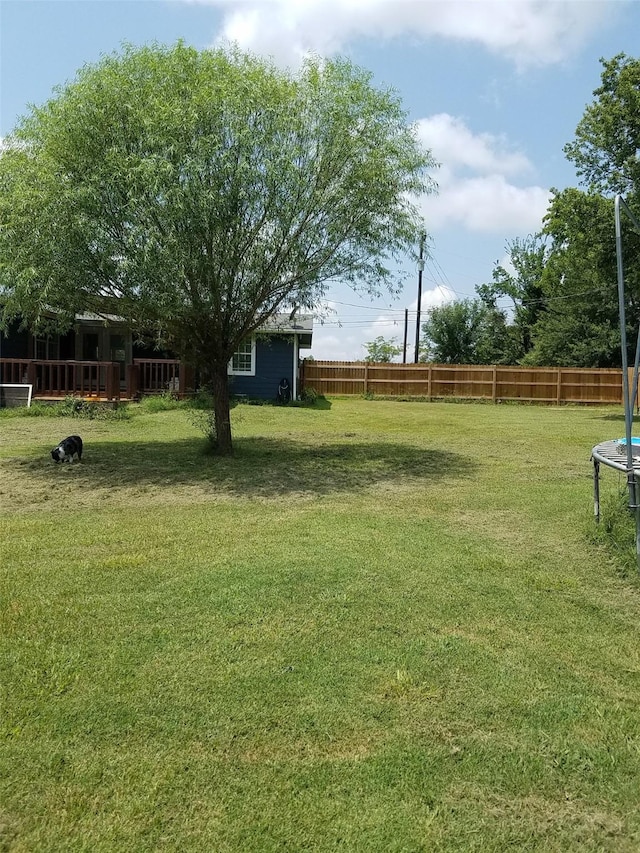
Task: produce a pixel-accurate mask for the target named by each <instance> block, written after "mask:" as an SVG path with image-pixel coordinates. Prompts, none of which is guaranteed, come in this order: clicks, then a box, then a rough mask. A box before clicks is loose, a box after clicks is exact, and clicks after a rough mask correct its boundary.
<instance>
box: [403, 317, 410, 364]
mask: <svg viewBox="0 0 640 853" xmlns="http://www.w3.org/2000/svg"><path fill="white" fill-rule="evenodd" d="M408 331H409V309H408V308H405V309H404V343H403V345H402V363H403V364H406V363H407V332H408Z"/></svg>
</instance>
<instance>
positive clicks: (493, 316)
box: [422, 299, 508, 364]
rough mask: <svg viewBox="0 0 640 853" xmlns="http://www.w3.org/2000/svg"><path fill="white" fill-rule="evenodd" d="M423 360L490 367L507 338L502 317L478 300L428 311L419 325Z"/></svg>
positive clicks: (468, 300) (454, 303) (499, 353)
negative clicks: (423, 321)
mask: <svg viewBox="0 0 640 853" xmlns="http://www.w3.org/2000/svg"><path fill="white" fill-rule="evenodd" d="M422 333H423V358H424V360H425V361H433V362H437V363H439V364H491V363H494V362H495V361H499V360H500V358H501V357H502V350H501V348H500V343H501V342H504V340H505V339H506V337H507V336H508V332H507V331H506V318H505V315H504V314H503V313H502V312H500V311H498V310H497V309H495V308H491V307H489V306H488V305H487V304H486V303H485V302H483V301H482V300H481V299H463V300H460V301H457V302H451V303H448V304H446V305H440V306H437V307H435V308H431V309H430V310H429V312H428V318H427V320H426V321H425V323H424V325H423V326H422Z"/></svg>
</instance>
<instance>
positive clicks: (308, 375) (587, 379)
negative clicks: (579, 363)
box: [302, 360, 632, 404]
mask: <svg viewBox="0 0 640 853" xmlns="http://www.w3.org/2000/svg"><path fill="white" fill-rule="evenodd" d="M631 373H632V371H631ZM630 381H631V377H630ZM302 387H303V388H305V387H306V388H313V389H314V390H315V391H317V393H318V394H328V395H332V394H333V395H343V394H380V395H385V396H394V397H405V396H407V397H427V398H428V399H432V398H443V397H460V398H464V399H471V400H493V402H495V403H497V402H500V401H502V400H520V401H522V402H536V403H556V404H558V403H612V404H613V403H622V371H621V370H620V369H616V368H611V369H608V368H599V369H598V368H584V367H511V366H503V365H485V364H482V365H469V364H395V363H392V364H371V363H367V362H356V361H349V362H348V361H312V360H305V361H303V362H302Z"/></svg>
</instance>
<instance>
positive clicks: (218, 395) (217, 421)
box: [210, 362, 233, 456]
mask: <svg viewBox="0 0 640 853" xmlns="http://www.w3.org/2000/svg"><path fill="white" fill-rule="evenodd" d="M211 388H212V391H213V422H214V426H215V435H211V436H210V439H211V443H212V447H213V450H214V451H215V453H216V454H217V455H218V456H231V454H232V453H233V444H232V442H231V413H230V406H229V379H228V377H227V365H226V362H225V363H224V364H223V365H222V366H220V365H218V364H214V365H213V367H212V371H211Z"/></svg>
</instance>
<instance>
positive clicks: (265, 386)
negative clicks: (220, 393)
mask: <svg viewBox="0 0 640 853" xmlns="http://www.w3.org/2000/svg"><path fill="white" fill-rule="evenodd" d="M285 378H286V379H288V380H289V385H290V386H291V388H293V335H292V336H290V337H289V336H284V335H278V336H277V337H275V336H274V337H272V338H267V339H265V338H261V337H258V339H257V340H256V375H255V376H230V377H229V387H230V389H231V393H232V394H246V396H247V397H249V398H250V399H253V400H275V399H276V398H277V396H278V385H279V384H280V380H281V379H285Z"/></svg>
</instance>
